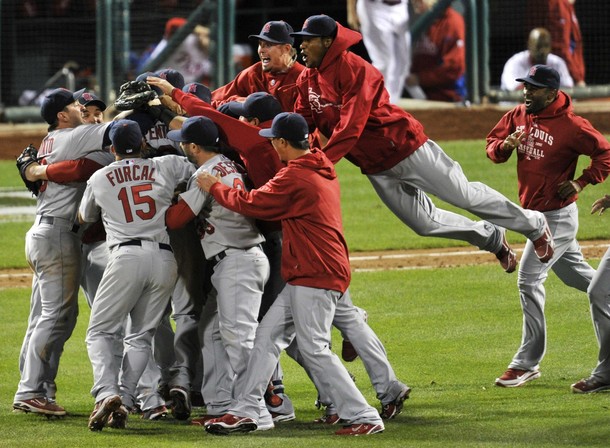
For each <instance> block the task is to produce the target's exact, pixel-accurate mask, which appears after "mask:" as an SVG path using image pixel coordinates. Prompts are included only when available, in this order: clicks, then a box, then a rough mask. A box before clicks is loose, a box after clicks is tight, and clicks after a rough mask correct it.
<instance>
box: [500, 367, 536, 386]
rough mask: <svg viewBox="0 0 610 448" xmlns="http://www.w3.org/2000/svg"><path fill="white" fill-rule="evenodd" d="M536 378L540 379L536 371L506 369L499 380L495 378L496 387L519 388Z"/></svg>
mask: <svg viewBox="0 0 610 448" xmlns="http://www.w3.org/2000/svg"><path fill="white" fill-rule="evenodd" d="M536 378H540V372H539V371H538V370H520V369H508V370H507V371H506V372H504V373H503V374H502V376H501V377H500V378H496V386H500V387H519V386H523V385H524V384H525V383H527V382H528V381H532V380H535V379H536Z"/></svg>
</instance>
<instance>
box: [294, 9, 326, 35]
mask: <svg viewBox="0 0 610 448" xmlns="http://www.w3.org/2000/svg"><path fill="white" fill-rule="evenodd" d="M336 33H337V22H335V19H333V18H332V17H329V16H327V15H325V14H320V15H317V16H311V17H308V18H307V19H305V22H304V23H303V29H302V30H301V31H298V32H296V33H290V35H291V36H303V37H326V36H334V35H335V34H336Z"/></svg>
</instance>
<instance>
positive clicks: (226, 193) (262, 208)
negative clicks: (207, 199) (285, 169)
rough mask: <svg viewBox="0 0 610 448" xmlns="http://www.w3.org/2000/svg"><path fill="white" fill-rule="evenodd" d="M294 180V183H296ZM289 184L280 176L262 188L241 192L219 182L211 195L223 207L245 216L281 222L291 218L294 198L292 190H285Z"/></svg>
mask: <svg viewBox="0 0 610 448" xmlns="http://www.w3.org/2000/svg"><path fill="white" fill-rule="evenodd" d="M294 181H295V180H293V181H292V182H294ZM285 185H286V186H288V185H289V182H284V181H283V176H282V175H281V174H280V175H278V176H276V177H275V178H274V179H272V180H270V181H269V182H267V183H266V184H265V185H263V186H262V187H261V188H258V189H256V190H251V191H244V190H239V189H236V188H231V187H229V186H227V185H224V184H223V183H222V182H217V183H215V184H214V185H212V188H211V189H210V194H211V195H212V196H214V199H216V201H217V202H218V203H219V204H220V205H222V206H223V207H226V208H228V209H229V210H233V211H234V212H237V213H239V214H242V215H244V216H250V217H252V218H257V219H262V220H265V221H280V220H282V219H287V218H290V217H291V216H292V215H291V213H294V212H292V211H291V209H292V207H291V205H293V202H294V198H293V197H292V195H291V191H292V190H291V189H290V188H285V187H284V186H285Z"/></svg>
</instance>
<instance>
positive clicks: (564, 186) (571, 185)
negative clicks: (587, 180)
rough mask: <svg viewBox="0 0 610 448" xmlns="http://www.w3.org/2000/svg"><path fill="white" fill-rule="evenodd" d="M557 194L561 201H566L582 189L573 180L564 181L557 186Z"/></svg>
mask: <svg viewBox="0 0 610 448" xmlns="http://www.w3.org/2000/svg"><path fill="white" fill-rule="evenodd" d="M558 187H559V188H558V189H557V194H559V197H560V198H561V199H567V198H569V197H571V196H574V195H575V194H577V193H580V192H581V191H582V187H581V186H580V184H579V183H578V182H576V181H575V180H566V181H564V182H562V183H560V184H559V185H558Z"/></svg>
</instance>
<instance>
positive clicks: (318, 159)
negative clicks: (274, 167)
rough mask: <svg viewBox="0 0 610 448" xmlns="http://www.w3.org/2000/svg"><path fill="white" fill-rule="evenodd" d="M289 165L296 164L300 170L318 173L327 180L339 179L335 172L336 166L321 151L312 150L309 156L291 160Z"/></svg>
mask: <svg viewBox="0 0 610 448" xmlns="http://www.w3.org/2000/svg"><path fill="white" fill-rule="evenodd" d="M289 164H294V165H297V166H298V167H299V168H303V169H307V170H310V171H316V172H317V173H318V174H319V175H321V176H323V177H325V178H327V179H334V178H335V177H337V172H336V171H335V167H334V165H333V164H332V163H331V161H330V160H328V157H326V156H325V155H324V153H323V152H322V151H320V150H319V149H312V150H311V152H310V153H309V154H306V155H304V156H303V157H299V158H298V159H295V160H291V161H290V162H289Z"/></svg>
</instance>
